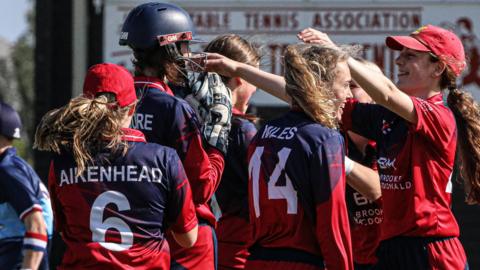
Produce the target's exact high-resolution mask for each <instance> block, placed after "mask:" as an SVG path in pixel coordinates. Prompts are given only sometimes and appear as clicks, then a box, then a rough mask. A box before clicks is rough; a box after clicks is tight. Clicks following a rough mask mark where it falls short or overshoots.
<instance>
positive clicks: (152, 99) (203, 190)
mask: <svg viewBox="0 0 480 270" xmlns="http://www.w3.org/2000/svg"><path fill="white" fill-rule="evenodd" d="M135 88H136V89H137V94H138V95H139V99H140V101H139V103H138V106H137V111H136V113H135V116H134V119H133V122H132V123H133V127H134V128H136V129H139V130H141V131H142V132H143V133H144V134H145V137H146V139H147V141H148V142H154V143H158V144H161V145H166V146H169V147H171V148H174V149H175V150H176V151H177V154H178V155H179V157H180V159H181V160H182V163H183V166H184V168H185V172H186V174H187V176H188V179H189V181H190V185H191V187H192V193H193V202H194V203H195V207H196V210H197V215H198V217H200V218H202V219H204V220H207V221H208V222H209V223H210V224H215V216H214V215H213V213H212V211H211V210H210V207H209V206H208V204H207V203H208V201H209V200H210V198H211V197H212V195H213V193H214V192H215V190H216V188H217V187H218V184H219V182H220V177H221V174H222V171H223V167H224V159H223V155H222V154H221V152H220V151H218V150H217V149H215V148H213V147H208V146H207V147H204V146H203V141H202V137H201V135H200V123H199V121H198V118H197V116H196V114H195V112H194V110H193V109H192V107H191V106H190V105H189V104H188V103H187V102H186V101H185V100H183V99H180V98H177V97H175V96H173V93H172V90H170V88H169V87H168V86H167V85H166V84H165V83H164V82H163V81H161V80H159V79H157V78H153V77H135Z"/></svg>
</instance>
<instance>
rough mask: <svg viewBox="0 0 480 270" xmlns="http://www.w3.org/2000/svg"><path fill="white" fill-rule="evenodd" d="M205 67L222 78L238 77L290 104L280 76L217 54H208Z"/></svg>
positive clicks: (283, 81)
mask: <svg viewBox="0 0 480 270" xmlns="http://www.w3.org/2000/svg"><path fill="white" fill-rule="evenodd" d="M206 67H207V70H209V71H213V72H216V73H219V74H221V75H223V76H227V77H240V78H242V79H244V80H246V81H248V82H250V83H251V84H253V85H255V86H256V87H258V88H260V89H262V90H265V91H266V92H268V93H269V94H271V95H273V96H275V97H277V98H279V99H281V100H283V101H285V102H290V98H289V97H288V95H287V93H286V92H285V79H284V78H283V77H282V76H278V75H275V74H272V73H269V72H266V71H263V70H261V69H258V68H256V67H253V66H251V65H248V64H245V63H240V62H237V61H234V60H232V59H230V58H227V57H225V56H223V55H220V54H217V53H209V54H208V58H207V62H206Z"/></svg>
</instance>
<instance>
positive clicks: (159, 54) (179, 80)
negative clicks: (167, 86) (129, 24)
mask: <svg viewBox="0 0 480 270" xmlns="http://www.w3.org/2000/svg"><path fill="white" fill-rule="evenodd" d="M133 56H134V57H135V59H134V60H132V63H133V65H134V66H135V72H134V73H135V76H145V75H146V74H145V70H146V69H148V68H150V69H152V71H154V72H155V74H154V75H155V77H157V78H160V79H162V80H163V78H166V79H167V80H168V81H169V82H172V83H173V84H177V85H182V84H183V83H184V81H185V78H184V77H183V76H181V74H182V70H183V69H184V68H183V64H182V61H179V60H176V59H174V58H173V57H172V56H171V54H169V53H168V52H167V49H166V46H156V47H154V48H151V49H145V50H140V49H133Z"/></svg>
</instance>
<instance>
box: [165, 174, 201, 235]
mask: <svg viewBox="0 0 480 270" xmlns="http://www.w3.org/2000/svg"><path fill="white" fill-rule="evenodd" d="M174 192H175V194H176V195H177V196H178V194H183V195H184V196H183V197H184V200H183V205H182V206H181V211H180V212H179V214H178V217H177V220H176V221H175V223H174V224H173V225H172V227H171V229H172V231H174V232H175V233H187V232H189V231H191V230H192V229H193V228H194V227H195V226H197V224H198V221H197V215H196V214H195V206H194V205H193V201H192V191H191V190H190V185H189V184H188V179H185V180H184V181H183V182H182V183H180V184H179V185H178V186H177V187H176V188H175V191H174Z"/></svg>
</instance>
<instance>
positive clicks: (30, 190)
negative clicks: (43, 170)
mask: <svg viewBox="0 0 480 270" xmlns="http://www.w3.org/2000/svg"><path fill="white" fill-rule="evenodd" d="M32 211H42V213H43V215H44V219H45V221H46V223H47V231H48V233H49V234H50V235H51V233H52V210H51V206H50V202H49V198H48V195H47V194H46V193H45V190H43V191H42V189H41V187H40V178H39V177H38V175H37V174H36V173H35V171H34V170H33V169H32V167H31V166H30V165H29V164H28V163H27V162H26V161H25V160H23V159H22V158H20V157H18V156H17V154H16V150H15V148H13V147H10V148H8V149H7V150H6V151H5V152H4V153H3V154H2V155H0V269H12V268H15V267H19V266H20V264H21V261H22V259H23V256H22V246H23V237H24V235H25V225H24V224H23V219H24V218H25V217H26V216H28V215H29V214H30V213H32ZM47 256H48V254H46V253H45V255H44V257H43V260H44V261H46V259H47ZM42 265H44V266H45V267H46V262H43V263H42ZM41 269H42V268H41Z"/></svg>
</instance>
